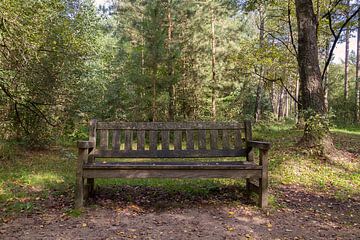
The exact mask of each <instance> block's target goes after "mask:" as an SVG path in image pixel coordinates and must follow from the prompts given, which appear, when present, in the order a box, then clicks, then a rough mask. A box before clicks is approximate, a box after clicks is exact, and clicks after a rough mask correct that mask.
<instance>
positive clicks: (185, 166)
mask: <svg viewBox="0 0 360 240" xmlns="http://www.w3.org/2000/svg"><path fill="white" fill-rule="evenodd" d="M261 171H262V167H261V166H259V165H256V164H254V163H251V162H141V163H139V162H138V163H134V162H116V163H90V164H84V166H83V175H84V177H86V178H259V177H261Z"/></svg>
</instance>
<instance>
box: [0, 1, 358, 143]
mask: <svg viewBox="0 0 360 240" xmlns="http://www.w3.org/2000/svg"><path fill="white" fill-rule="evenodd" d="M339 2H340V3H338V2H337V1H335V3H333V1H320V0H319V1H317V2H315V3H314V8H315V9H314V11H315V13H316V17H317V23H316V25H317V26H316V28H317V30H316V34H317V42H318V53H319V54H318V57H319V60H318V61H319V65H320V69H321V84H322V88H323V91H324V98H325V100H324V101H325V107H326V110H327V111H326V115H327V118H328V119H329V122H330V123H332V124H335V125H336V124H337V125H349V124H350V125H351V124H357V123H359V118H360V117H359V102H360V100H359V83H358V81H357V79H359V71H358V65H359V64H357V63H358V61H359V60H358V57H357V52H354V51H351V52H350V51H349V39H350V38H353V37H354V36H355V35H357V34H358V30H357V29H358V25H359V24H358V22H359V21H358V19H359V17H358V14H357V12H358V9H357V3H355V2H353V1H347V2H346V1H339ZM320 16H321V17H320ZM298 35H299V34H298V33H297V19H296V9H295V4H294V2H292V1H255V0H254V1H235V0H229V1H225V0H224V1H190V0H189V1H150V2H147V1H114V2H113V4H107V5H100V6H98V7H96V6H95V5H94V4H93V3H92V2H91V1H85V0H83V1H80V0H79V1H58V0H53V1H46V2H41V1H35V0H34V1H26V2H25V1H5V2H3V3H2V12H1V46H0V47H1V48H0V50H1V61H0V64H1V75H0V77H1V92H0V94H1V102H0V106H1V116H0V117H1V121H0V122H1V133H0V134H1V136H2V138H3V139H5V140H14V141H16V142H18V143H24V144H26V145H27V146H34V147H44V146H46V145H49V144H53V143H54V142H55V141H56V140H58V139H59V137H60V138H61V139H62V138H69V137H73V138H76V137H78V136H81V134H83V129H82V126H83V124H84V123H86V122H88V120H89V119H92V118H97V119H101V120H121V121H195V120H196V121H197V120H202V121H209V120H216V121H239V120H242V119H251V120H253V121H255V122H258V121H260V122H261V121H262V122H271V121H274V122H279V121H280V122H281V121H293V122H299V120H301V118H302V114H304V112H303V111H302V110H301V106H302V104H301V103H300V102H301V100H300V96H301V91H300V85H301V84H300V80H299V66H298V62H297V59H298V56H299V53H298V46H297V41H298ZM341 42H346V44H347V45H346V46H347V47H346V53H345V59H344V61H343V62H341V63H334V62H333V61H332V59H333V58H334V47H335V45H336V44H339V43H341ZM299 103H300V104H299Z"/></svg>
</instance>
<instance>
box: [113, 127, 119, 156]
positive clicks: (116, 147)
mask: <svg viewBox="0 0 360 240" xmlns="http://www.w3.org/2000/svg"><path fill="white" fill-rule="evenodd" d="M112 147H113V151H115V152H116V151H120V130H114V131H113V138H112Z"/></svg>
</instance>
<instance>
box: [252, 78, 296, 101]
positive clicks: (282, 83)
mask: <svg viewBox="0 0 360 240" xmlns="http://www.w3.org/2000/svg"><path fill="white" fill-rule="evenodd" d="M254 74H255V75H256V76H259V77H260V78H262V79H263V80H266V81H269V82H274V83H278V82H280V86H282V87H284V88H285V91H286V92H287V93H288V94H289V96H290V97H291V98H292V99H293V100H294V101H295V102H296V103H297V104H299V105H301V103H300V102H299V101H298V100H297V99H296V97H294V95H292V94H291V91H290V90H289V89H288V88H287V87H286V85H285V84H284V82H283V80H282V79H281V78H276V79H271V78H267V77H265V76H262V75H260V74H259V73H257V72H256V71H255V72H254Z"/></svg>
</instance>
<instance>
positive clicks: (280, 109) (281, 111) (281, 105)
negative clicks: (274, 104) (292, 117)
mask: <svg viewBox="0 0 360 240" xmlns="http://www.w3.org/2000/svg"><path fill="white" fill-rule="evenodd" d="M283 96H284V87H281V88H280V93H279V100H278V110H277V112H278V120H282V118H283V115H284V111H283V108H284V107H283V98H284V97H283Z"/></svg>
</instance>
